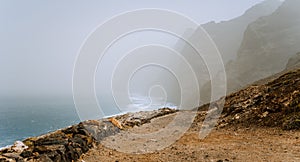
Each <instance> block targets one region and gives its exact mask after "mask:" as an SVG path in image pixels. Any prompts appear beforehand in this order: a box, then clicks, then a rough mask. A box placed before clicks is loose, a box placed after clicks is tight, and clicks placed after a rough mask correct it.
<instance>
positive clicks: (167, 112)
mask: <svg viewBox="0 0 300 162" xmlns="http://www.w3.org/2000/svg"><path fill="white" fill-rule="evenodd" d="M212 104H215V103H212ZM207 107H208V104H207V105H204V106H202V107H199V108H198V111H197V116H196V118H195V120H194V122H193V123H192V126H191V128H190V129H189V130H188V131H187V132H186V133H185V134H184V136H182V137H181V138H180V139H179V140H177V141H176V142H175V143H174V144H172V145H171V146H168V147H166V148H165V149H163V150H158V151H156V152H152V153H147V152H144V153H143V151H142V150H141V152H140V153H138V154H128V153H122V152H119V151H117V150H112V149H109V148H107V147H106V146H105V145H103V143H105V142H118V145H120V146H121V145H126V144H127V145H129V146H130V142H132V141H131V140H126V139H127V138H126V136H125V135H126V134H127V133H128V132H131V131H136V130H138V132H140V133H143V132H148V131H151V130H152V131H154V130H157V129H159V128H163V127H164V126H165V125H166V124H167V123H168V122H166V121H170V120H172V119H173V118H174V116H175V115H176V114H178V113H180V112H181V111H180V110H179V111H178V110H172V109H169V108H163V109H159V110H154V111H149V112H137V113H128V114H124V115H120V116H116V117H113V118H109V119H101V120H90V121H84V122H81V123H80V124H78V125H73V126H71V127H68V128H65V129H61V130H57V131H55V132H52V133H49V134H45V135H42V136H40V137H32V138H28V139H25V140H24V141H22V142H20V141H19V142H16V143H15V145H14V146H12V147H9V148H6V149H3V150H1V151H0V161H1V162H8V161H31V162H35V161H47V162H52V161H99V159H101V160H102V161H134V160H136V161H170V160H171V161H172V160H176V159H180V161H189V160H192V161H195V160H196V161H197V160H201V161H218V160H222V161H236V160H237V161H245V160H246V161H247V160H254V161H257V160H259V159H257V157H256V156H255V157H256V158H255V157H254V156H253V155H254V154H256V152H254V151H255V150H253V149H252V148H251V147H248V148H247V147H244V145H247V146H250V145H252V144H255V146H256V147H261V149H263V148H268V150H264V152H263V153H265V154H263V153H259V155H261V156H258V157H259V158H262V159H265V160H269V159H270V158H271V159H273V158H280V159H282V158H284V159H288V158H291V159H290V160H297V158H300V157H299V154H298V153H299V152H298V151H299V149H300V145H299V137H300V132H299V129H300V69H294V70H290V71H288V72H286V73H284V74H283V75H281V76H279V77H276V78H275V79H272V80H268V81H267V82H266V83H265V84H260V85H258V84H253V85H251V86H249V87H247V88H245V89H242V90H240V91H238V92H235V93H232V94H230V95H228V96H226V98H225V105H224V109H223V112H222V115H221V117H220V119H219V122H218V124H217V129H216V130H214V131H213V132H212V133H211V135H209V136H208V137H206V138H205V139H204V140H200V139H199V137H198V135H199V134H198V133H199V130H200V128H201V126H202V123H203V120H204V118H205V116H206V114H207ZM210 112H211V111H210ZM286 130H291V131H286ZM257 138H264V139H265V141H259V142H257ZM151 140H152V141H153V140H155V139H151ZM286 141H288V142H286ZM140 142H144V143H145V147H146V144H147V141H140ZM241 142H242V143H244V144H243V145H241ZM297 143H298V144H297ZM158 145H159V144H158ZM241 147H243V150H240V148H241ZM225 148H226V149H225ZM285 148H289V150H288V151H287V150H286V149H285ZM274 150H275V151H274ZM144 151H145V150H144ZM241 151H242V152H241ZM266 154H268V155H272V156H274V157H269V156H266ZM273 160H274V159H273ZM282 160H283V159H282ZM288 161H289V160H288Z"/></svg>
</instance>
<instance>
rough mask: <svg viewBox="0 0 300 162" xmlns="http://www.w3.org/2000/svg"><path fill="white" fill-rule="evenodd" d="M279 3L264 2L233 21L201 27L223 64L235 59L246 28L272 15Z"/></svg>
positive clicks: (273, 0) (277, 1) (276, 1)
mask: <svg viewBox="0 0 300 162" xmlns="http://www.w3.org/2000/svg"><path fill="white" fill-rule="evenodd" d="M281 3H282V2H280V1H279V0H266V1H264V2H262V3H260V4H257V5H255V6H253V7H252V8H250V9H249V10H247V11H246V12H245V13H244V14H243V15H242V16H239V17H237V18H235V19H232V20H229V21H223V22H220V23H215V22H209V23H207V24H203V25H202V27H203V28H204V29H205V30H206V31H207V33H208V34H209V35H210V36H211V38H212V39H213V40H214V42H215V43H216V45H217V47H218V49H219V51H220V53H221V55H222V58H223V61H224V63H225V64H226V63H227V62H228V61H229V60H233V59H235V58H236V55H237V52H238V49H239V47H240V45H241V42H242V40H243V35H244V32H245V30H246V28H247V26H248V25H249V24H250V23H251V22H253V21H255V20H257V19H258V18H260V17H262V16H267V15H270V14H271V13H273V12H274V11H275V10H276V9H277V8H278V7H279V6H280V5H281Z"/></svg>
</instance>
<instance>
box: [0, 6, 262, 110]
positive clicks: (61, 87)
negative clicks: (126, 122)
mask: <svg viewBox="0 0 300 162" xmlns="http://www.w3.org/2000/svg"><path fill="white" fill-rule="evenodd" d="M262 1H263V0H247V1H235V0H232V1H228V0H200V1H196V0H195V1H180V0H176V1H172V2H170V1H161V0H153V1H138V0H134V1H130V2H128V1H127V2H117V1H89V2H83V1H79V0H77V1H74V0H72V1H71V0H68V1H59V0H54V1H38V0H28V1H16V0H2V1H0V12H1V13H0V22H1V26H0V35H1V37H0V43H1V44H0V46H1V48H0V74H1V79H0V96H1V100H2V101H4V102H8V101H9V102H21V101H22V102H23V101H24V103H31V102H38V101H39V102H43V100H42V99H49V98H52V99H53V101H54V102H56V101H57V102H58V100H55V98H56V99H60V100H62V99H63V98H68V99H66V102H70V103H71V102H72V75H73V68H74V64H75V62H76V58H77V56H78V54H79V51H80V48H81V47H82V44H83V43H84V42H85V40H86V39H87V38H88V36H89V35H90V34H91V33H92V32H93V31H94V30H95V29H96V28H97V26H99V24H102V23H103V22H104V21H106V20H109V19H110V18H111V17H113V16H115V15H117V14H120V13H123V12H128V11H131V10H136V9H143V8H158V9H166V10H170V11H175V12H178V13H181V14H183V15H185V16H187V17H189V18H191V19H193V20H195V21H196V22H197V23H199V24H204V23H207V22H211V21H215V22H221V21H227V20H230V19H233V18H235V17H238V16H241V15H242V14H243V13H244V12H245V11H246V10H247V9H249V8H251V7H252V6H253V5H255V4H258V3H260V2H262ZM187 30H188V29H187ZM149 44H160V45H163V46H167V47H170V48H172V49H181V47H180V46H178V45H179V44H182V40H180V39H179V38H176V37H174V36H172V35H170V34H167V33H164V32H159V31H144V32H135V33H132V34H130V35H128V36H127V37H124V38H122V39H120V40H119V41H118V42H117V43H116V44H114V45H113V46H111V48H110V49H109V50H108V51H107V53H106V54H105V57H104V58H103V59H102V61H101V62H100V63H99V65H98V67H97V72H96V76H95V82H96V83H95V87H96V92H97V97H98V100H99V103H100V104H104V105H110V104H111V105H113V104H114V102H113V98H112V96H111V95H112V92H111V88H110V86H111V85H110V83H111V80H110V78H111V77H112V74H113V70H115V66H116V65H117V63H118V60H120V58H122V56H123V55H124V54H126V53H127V52H128V51H130V50H132V49H134V48H135V47H139V46H143V45H149ZM179 52H180V51H179ZM165 59H168V58H165ZM191 59H192V60H193V58H191ZM195 59H197V58H195ZM198 59H199V58H198ZM200 60H201V59H200ZM135 61H136V62H139V60H138V59H137V60H135ZM169 62H172V59H171V60H169ZM158 74H159V75H158ZM131 81H132V82H131V83H130V84H129V89H130V92H131V95H133V94H139V95H142V96H144V95H149V93H150V95H153V96H158V97H167V98H168V99H167V100H168V102H171V103H175V104H179V100H180V96H179V95H177V94H180V88H178V87H179V86H178V85H176V83H177V81H176V77H175V76H174V75H172V73H170V71H168V70H162V68H158V67H157V66H148V67H147V68H143V69H141V70H139V71H138V72H137V73H136V75H135V76H134V77H132V80H131ZM204 81H207V79H206V80H205V79H204V80H203V84H204ZM160 87H163V88H160ZM151 88H152V90H151V91H149V89H151ZM124 93H127V92H124ZM112 112H113V113H115V112H117V111H112Z"/></svg>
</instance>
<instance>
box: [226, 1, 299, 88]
mask: <svg viewBox="0 0 300 162" xmlns="http://www.w3.org/2000/svg"><path fill="white" fill-rule="evenodd" d="M299 6H300V1H298V0H286V1H285V2H284V3H283V4H282V6H280V7H279V8H278V9H277V10H276V11H275V12H274V13H273V14H271V15H270V16H265V17H262V18H259V19H258V20H257V21H255V22H253V23H251V24H250V25H249V26H248V28H247V30H246V31H245V34H244V39H243V41H242V44H241V47H240V49H239V51H238V56H237V59H236V60H235V61H233V62H231V63H229V64H227V66H226V72H227V77H228V91H229V92H232V91H234V90H237V89H239V88H240V87H242V86H245V85H247V84H249V83H252V82H254V81H256V80H259V79H262V78H264V77H267V76H269V75H272V74H274V73H277V72H279V71H281V70H283V69H285V65H286V64H287V62H288V59H289V58H290V56H291V55H294V54H295V53H297V52H299V51H300V46H299V44H300V10H299V9H298V7H299Z"/></svg>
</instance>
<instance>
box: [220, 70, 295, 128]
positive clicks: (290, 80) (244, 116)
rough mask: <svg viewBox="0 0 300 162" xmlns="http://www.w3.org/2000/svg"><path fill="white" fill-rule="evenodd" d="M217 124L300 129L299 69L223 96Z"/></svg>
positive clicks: (221, 125)
mask: <svg viewBox="0 0 300 162" xmlns="http://www.w3.org/2000/svg"><path fill="white" fill-rule="evenodd" d="M220 119H221V120H220V122H219V127H224V126H226V125H234V126H245V127H253V126H267V127H281V128H282V129H286V130H290V129H300V69H297V70H292V71H289V72H288V73H285V74H283V75H281V76H280V77H278V78H276V79H274V80H272V81H269V82H268V83H266V84H262V85H255V84H253V85H251V86H249V87H247V88H245V89H242V90H240V91H238V92H235V93H232V94H230V95H228V96H226V99H225V105H224V109H223V113H222V115H221V117H220Z"/></svg>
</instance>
